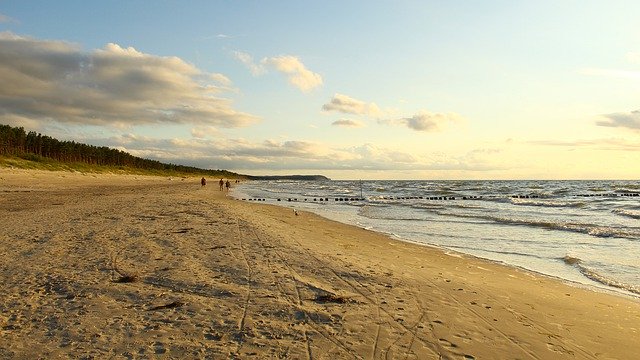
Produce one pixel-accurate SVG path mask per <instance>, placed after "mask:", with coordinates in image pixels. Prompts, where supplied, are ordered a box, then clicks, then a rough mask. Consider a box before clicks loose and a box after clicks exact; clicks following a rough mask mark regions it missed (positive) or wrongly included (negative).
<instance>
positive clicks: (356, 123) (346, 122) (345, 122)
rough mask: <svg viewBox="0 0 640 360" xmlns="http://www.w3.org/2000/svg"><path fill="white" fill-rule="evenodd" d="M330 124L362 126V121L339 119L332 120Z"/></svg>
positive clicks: (352, 126)
mask: <svg viewBox="0 0 640 360" xmlns="http://www.w3.org/2000/svg"><path fill="white" fill-rule="evenodd" d="M331 125H334V126H342V127H351V128H361V127H364V123H363V122H362V121H358V120H351V119H340V120H336V121H334V122H333V123H332V124H331Z"/></svg>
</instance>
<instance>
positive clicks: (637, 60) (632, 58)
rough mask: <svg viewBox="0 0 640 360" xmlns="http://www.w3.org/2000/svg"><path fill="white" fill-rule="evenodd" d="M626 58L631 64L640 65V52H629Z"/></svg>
mask: <svg viewBox="0 0 640 360" xmlns="http://www.w3.org/2000/svg"><path fill="white" fill-rule="evenodd" d="M626 58H627V61H629V62H630V63H633V64H640V51H631V52H628V53H627V56H626Z"/></svg>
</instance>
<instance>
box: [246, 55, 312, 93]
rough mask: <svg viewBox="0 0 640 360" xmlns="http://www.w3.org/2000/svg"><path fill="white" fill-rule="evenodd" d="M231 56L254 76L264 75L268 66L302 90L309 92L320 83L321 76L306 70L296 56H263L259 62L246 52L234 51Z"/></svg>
mask: <svg viewBox="0 0 640 360" xmlns="http://www.w3.org/2000/svg"><path fill="white" fill-rule="evenodd" d="M233 56H234V57H235V58H236V59H237V60H238V61H240V62H241V63H243V64H244V65H245V66H246V67H247V68H248V69H249V71H251V74H253V75H254V76H260V75H264V74H265V73H267V70H268V68H271V69H274V70H276V71H279V72H281V73H284V74H286V75H287V76H288V78H289V83H291V84H292V85H293V86H295V87H297V88H298V89H300V90H301V91H303V92H309V91H311V90H313V89H315V88H317V87H318V86H321V85H322V76H320V74H317V73H314V72H312V71H310V70H308V69H307V68H306V67H305V65H304V64H303V63H302V62H301V61H300V59H298V57H296V56H292V55H282V56H276V57H265V58H263V59H262V60H261V61H260V62H259V63H257V62H256V61H255V60H254V59H253V56H251V55H250V54H248V53H246V52H242V51H234V52H233Z"/></svg>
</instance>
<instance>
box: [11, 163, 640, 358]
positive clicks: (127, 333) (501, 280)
mask: <svg viewBox="0 0 640 360" xmlns="http://www.w3.org/2000/svg"><path fill="white" fill-rule="evenodd" d="M215 180H217V179H210V183H209V185H207V186H206V187H204V188H201V187H200V184H199V179H176V178H174V179H171V180H169V179H168V178H160V177H157V178H151V177H142V176H115V175H90V174H89V175H83V174H77V173H76V174H74V173H68V172H67V173H61V172H56V173H53V172H51V173H50V172H42V171H22V170H10V169H0V257H1V259H2V260H1V261H0V281H1V284H2V287H1V289H0V307H1V313H0V358H16V359H38V358H41V359H52V358H96V359H108V358H135V359H144V358H175V359H183V358H212V359H225V358H242V359H245V358H287V359H349V358H356V359H359V358H365V359H440V358H442V359H467V360H469V359H635V358H637V356H638V354H640V302H639V301H638V300H635V299H628V298H624V297H620V296H614V295H611V294H605V293H599V292H595V291H590V290H587V289H582V288H578V287H573V286H569V285H566V284H564V283H562V282H560V281H557V280H554V279H549V278H546V277H543V276H538V275H535V274H531V273H529V272H526V271H523V270H518V269H514V268H509V267H505V266H501V265H498V264H495V263H491V262H487V261H482V260H478V259H474V258H470V257H466V256H451V255H447V254H445V253H444V252H442V251H440V250H438V249H432V248H428V247H422V246H417V245H413V244H408V243H403V242H398V241H394V240H392V239H390V238H388V237H386V236H383V235H380V234H376V233H373V232H369V231H366V230H362V229H359V228H356V227H351V226H347V225H342V224H339V223H336V222H332V221H328V220H326V219H323V218H320V217H318V216H316V215H313V214H310V213H305V212H301V213H300V215H299V216H295V215H294V213H293V211H291V210H289V209H286V208H280V207H275V206H269V205H264V204H259V203H252V202H251V203H249V202H242V201H238V200H232V199H230V198H228V197H226V196H225V195H226V194H225V193H224V192H220V191H219V190H218V187H217V184H216V183H215V182H216V181H215Z"/></svg>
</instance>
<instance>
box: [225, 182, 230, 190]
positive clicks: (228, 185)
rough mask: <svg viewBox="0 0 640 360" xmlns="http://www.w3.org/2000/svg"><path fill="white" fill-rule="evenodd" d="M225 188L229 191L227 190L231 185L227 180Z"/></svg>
mask: <svg viewBox="0 0 640 360" xmlns="http://www.w3.org/2000/svg"><path fill="white" fill-rule="evenodd" d="M225 186H226V187H227V191H229V188H230V187H231V183H230V182H229V180H227V182H226V183H225Z"/></svg>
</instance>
